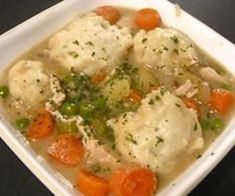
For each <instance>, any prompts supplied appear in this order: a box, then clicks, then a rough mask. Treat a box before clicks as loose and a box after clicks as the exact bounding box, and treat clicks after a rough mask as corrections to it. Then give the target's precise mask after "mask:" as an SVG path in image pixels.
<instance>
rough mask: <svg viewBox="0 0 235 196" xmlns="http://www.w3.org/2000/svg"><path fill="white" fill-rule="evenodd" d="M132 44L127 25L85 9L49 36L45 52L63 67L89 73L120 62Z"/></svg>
mask: <svg viewBox="0 0 235 196" xmlns="http://www.w3.org/2000/svg"><path fill="white" fill-rule="evenodd" d="M132 44H133V41H132V37H131V34H130V32H129V30H128V29H127V28H125V27H124V28H121V27H120V28H119V27H118V26H116V25H110V24H109V23H108V22H107V21H106V20H104V19H103V18H102V17H100V16H97V15H96V14H95V13H88V14H86V15H85V16H83V17H79V18H76V19H75V20H74V21H73V22H72V23H71V24H70V25H69V26H67V27H66V28H65V29H63V30H61V31H59V32H58V33H56V34H55V35H54V36H53V37H52V38H51V39H50V40H49V56H50V58H51V59H53V60H55V61H57V62H59V64H61V65H62V66H64V67H65V68H67V69H71V68H74V69H75V70H76V71H80V72H84V73H86V74H88V75H91V74H93V73H95V72H97V71H98V70H100V69H104V68H107V69H109V68H110V69H111V68H112V67H114V66H116V65H119V64H120V63H122V61H123V59H124V57H125V56H126V54H127V52H128V49H129V48H130V47H131V46H132Z"/></svg>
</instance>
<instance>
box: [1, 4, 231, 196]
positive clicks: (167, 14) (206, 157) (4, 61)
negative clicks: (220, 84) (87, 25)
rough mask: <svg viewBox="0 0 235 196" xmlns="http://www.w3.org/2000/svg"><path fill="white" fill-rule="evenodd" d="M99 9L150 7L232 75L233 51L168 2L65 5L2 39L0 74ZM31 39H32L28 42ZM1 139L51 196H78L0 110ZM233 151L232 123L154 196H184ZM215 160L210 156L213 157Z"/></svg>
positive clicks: (25, 23) (28, 22)
mask: <svg viewBox="0 0 235 196" xmlns="http://www.w3.org/2000/svg"><path fill="white" fill-rule="evenodd" d="M100 5H117V6H126V7H132V8H137V9H139V8H142V7H153V8H155V9H157V10H158V11H159V12H160V15H161V16H162V19H163V21H164V23H165V24H167V25H168V26H172V27H175V28H177V29H179V30H181V31H183V32H184V33H186V34H187V35H188V36H190V37H191V39H193V40H194V41H195V42H196V43H197V45H198V46H199V47H200V48H201V49H202V50H204V51H205V52H206V53H207V54H208V55H210V56H212V57H213V58H214V59H215V60H217V61H218V62H219V63H221V64H223V65H224V66H225V67H226V68H227V69H228V70H230V71H231V73H232V74H233V75H235V68H234V67H233V65H234V60H235V59H234V54H235V46H234V45H233V44H232V43H231V42H229V41H228V40H226V39H225V38H224V37H222V36H221V35H219V34H217V33H216V32H215V31H213V30H212V29H210V28H209V27H207V26H206V25H204V24H202V23H201V22H200V21H198V20H197V19H195V18H193V17H192V16H190V15H189V14H187V13H185V12H183V11H181V15H180V16H179V17H176V15H175V7H174V5H173V4H171V3H169V2H168V1H166V0H157V1H156V0H135V1H131V0H130V1H127V0H118V1H117V0H99V1H94V0H86V1H84V0H67V1H63V2H61V3H59V4H57V5H55V6H53V7H51V8H49V9H47V10H46V11H44V12H42V13H40V14H38V15H36V16H34V17H33V18H31V19H30V20H27V21H26V22H24V23H22V24H20V25H18V26H17V27H15V28H13V29H12V30H10V31H8V32H7V33H5V34H3V35H2V36H0V43H1V45H0V51H1V53H0V71H2V70H3V69H4V68H6V66H7V65H8V64H9V63H11V62H12V61H13V60H14V59H15V58H16V57H18V56H20V55H22V54H23V53H25V52H26V51H27V50H29V49H30V48H32V47H33V46H34V45H36V44H37V43H40V41H42V40H43V39H45V38H47V37H48V36H50V35H51V34H53V33H54V32H56V31H57V30H58V29H60V28H62V27H63V26H64V25H65V24H66V23H67V22H69V21H70V20H71V19H72V18H73V17H74V16H75V15H77V14H80V13H84V12H86V11H89V10H92V9H94V8H95V7H97V6H100ZM32 35H33V36H32ZM0 115H1V118H0V130H1V132H0V136H1V138H2V139H3V140H4V141H5V143H6V144H7V145H8V146H9V147H10V148H11V150H12V151H13V152H14V153H15V154H16V155H17V156H18V157H19V158H20V159H21V161H22V162H23V163H24V164H25V165H26V166H27V167H28V168H29V169H30V170H31V171H32V172H33V173H34V175H36V176H37V177H38V178H39V179H40V180H41V182H42V183H43V184H44V185H45V186H47V188H48V189H49V190H50V191H51V192H52V193H54V194H55V195H77V191H76V190H74V189H73V188H72V185H71V184H70V183H69V182H68V181H67V180H66V179H64V178H63V177H62V176H61V175H60V174H59V173H58V172H56V171H54V170H53V169H52V168H51V167H50V166H49V164H48V163H47V162H46V161H44V160H43V159H42V158H41V157H40V156H38V155H37V154H36V153H34V152H33V151H32V150H31V148H30V146H29V144H28V142H27V141H26V140H25V139H24V137H22V136H21V135H20V134H19V133H18V132H17V131H16V130H15V129H14V127H12V125H11V124H10V123H9V122H8V121H7V120H6V118H5V114H4V111H3V110H2V109H1V108H0ZM234 145H235V117H233V119H232V120H231V121H230V123H229V124H228V125H227V127H226V129H225V130H224V131H223V133H222V134H221V135H220V136H219V137H218V138H217V139H216V141H215V142H214V143H213V144H212V145H211V146H210V147H209V148H208V149H207V150H206V152H205V153H204V154H203V156H202V157H201V158H200V159H198V160H196V161H195V162H194V163H193V164H192V165H191V166H190V167H189V168H188V169H187V170H186V171H184V173H182V174H181V175H180V176H179V177H178V178H177V179H175V180H174V181H173V182H172V183H171V184H170V185H169V186H167V187H166V188H165V189H164V190H162V191H161V192H160V193H159V194H158V195H159V196H164V195H174V196H177V195H185V194H187V193H189V192H190V191H191V190H192V189H193V188H194V187H195V186H196V185H197V184H198V183H199V182H200V181H201V180H202V179H203V178H204V177H205V176H206V175H207V174H208V173H209V172H210V171H211V170H212V169H213V168H214V167H215V166H216V164H218V162H219V161H220V160H221V159H222V158H223V157H224V156H225V155H226V154H227V153H228V152H229V150H230V149H231V148H232V147H233V146H234ZM212 155H213V156H212Z"/></svg>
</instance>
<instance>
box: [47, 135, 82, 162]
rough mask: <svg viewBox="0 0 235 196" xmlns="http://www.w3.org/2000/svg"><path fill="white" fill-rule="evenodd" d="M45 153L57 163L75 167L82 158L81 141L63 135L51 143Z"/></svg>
mask: <svg viewBox="0 0 235 196" xmlns="http://www.w3.org/2000/svg"><path fill="white" fill-rule="evenodd" d="M47 153H48V154H49V155H50V156H51V157H53V158H54V159H56V160H58V161H59V162H61V163H63V164H66V165H69V166H75V165H77V164H78V163H79V162H81V160H82V158H83V156H84V148H83V145H82V141H81V139H78V138H76V137H75V136H72V135H69V134H64V135H60V136H58V138H57V139H56V140H55V141H54V142H52V143H51V145H50V147H49V148H48V150H47Z"/></svg>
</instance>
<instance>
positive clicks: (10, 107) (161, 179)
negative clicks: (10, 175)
mask: <svg viewBox="0 0 235 196" xmlns="http://www.w3.org/2000/svg"><path fill="white" fill-rule="evenodd" d="M118 10H119V11H120V13H121V16H122V18H121V19H120V20H119V22H118V23H117V24H118V25H120V26H125V27H127V28H129V29H130V32H131V34H132V36H135V35H136V34H137V33H138V32H139V28H138V27H137V26H136V25H135V23H134V19H133V18H134V15H135V13H136V10H131V9H126V8H118ZM163 21H164V18H163ZM161 28H167V27H166V26H165V25H163V24H161ZM49 39H51V37H50V38H48V39H46V40H45V41H43V42H42V43H41V44H39V45H38V46H36V47H34V48H33V49H31V50H30V51H29V52H27V53H26V54H25V55H23V56H21V57H20V58H18V59H17V60H16V61H14V62H13V63H12V65H10V66H9V68H8V69H7V70H6V71H5V72H4V74H3V75H2V77H1V84H6V85H7V84H8V82H9V79H8V78H7V75H8V72H9V70H10V69H11V67H12V66H14V65H15V63H16V62H17V61H19V60H21V59H24V60H32V61H41V62H43V63H44V64H45V66H46V69H45V73H46V74H48V75H50V74H55V75H57V76H58V77H59V78H60V79H61V80H62V79H63V78H64V76H65V75H68V74H70V71H69V70H67V69H65V68H64V67H63V66H61V65H60V63H58V62H56V61H55V60H52V59H51V58H50V56H49V53H48V51H49V49H48V40H49ZM173 41H174V40H173ZM143 42H145V40H143ZM175 42H178V41H177V40H175ZM130 50H132V47H131V48H129V49H128V51H130ZM163 50H164V49H163ZM165 50H166V51H168V48H165ZM196 51H197V52H198V59H199V62H198V63H197V64H196V65H195V66H192V67H189V68H187V74H188V73H189V74H191V75H193V76H187V74H185V75H186V76H185V75H183V74H182V75H183V76H182V75H180V76H179V78H178V79H175V81H173V82H174V83H173V86H172V89H167V90H169V91H170V92H173V91H175V90H176V89H177V88H178V87H179V86H180V85H182V84H184V82H185V81H187V80H188V79H192V80H194V79H195V78H194V77H196V79H195V80H200V82H202V81H203V82H207V81H205V80H203V79H202V77H201V76H199V70H200V69H202V68H203V67H207V66H209V67H211V68H213V69H214V70H215V71H216V72H217V73H218V74H222V75H223V77H225V78H228V81H229V82H227V83H226V84H219V83H218V84H217V83H214V82H212V83H210V82H208V85H209V86H210V90H212V89H215V88H223V89H225V90H228V91H230V92H232V93H234V91H235V85H234V84H235V82H234V81H235V80H234V78H233V77H232V76H231V74H230V73H229V72H227V70H225V69H224V68H223V66H221V65H218V63H216V62H215V61H214V60H213V59H211V58H210V57H208V55H207V54H205V53H203V52H202V51H201V50H200V49H199V48H196ZM160 52H161V51H160ZM176 53H179V52H178V51H176ZM95 55H96V54H95V53H93V54H92V56H95ZM176 55H177V54H176ZM126 56H127V55H126ZM131 58H132V57H131ZM131 58H130V59H129V61H127V62H128V63H132V60H131ZM124 68H125V69H126V67H124ZM120 69H122V68H120ZM130 69H132V68H130ZM139 69H140V72H141V73H144V74H142V76H141V75H138V74H139V72H138V71H137V76H136V75H135V76H133V78H134V77H137V78H138V77H140V80H143V81H144V80H148V81H151V84H150V82H149V85H147V87H140V88H142V89H141V90H142V93H141V96H142V97H141V98H142V99H143V98H145V97H146V96H147V94H148V93H149V89H151V88H152V87H156V86H157V88H160V87H159V86H160V85H159V83H161V82H159V81H158V78H157V77H155V76H154V73H155V72H154V71H151V69H150V70H149V69H148V68H147V69H146V68H143V67H140V68H139ZM119 71H120V70H119ZM107 72H108V74H110V71H109V70H108V71H107ZM111 72H112V71H111ZM133 73H134V72H133ZM185 73H186V72H185ZM131 74H132V73H131ZM134 74H136V73H134ZM194 74H195V75H194ZM145 76H147V77H146V78H147V79H146V78H145ZM107 77H109V75H108V76H107ZM110 77H111V76H110ZM128 77H129V76H128ZM131 77H132V75H131V76H130V78H131ZM141 77H143V78H141ZM177 77H178V76H177ZM185 77H186V79H185ZM131 79H132V78H131ZM155 80H156V81H155ZM182 81H183V82H182ZM63 82H64V81H63ZM152 82H153V83H154V85H152ZM145 83H146V82H145ZM141 85H143V84H142V83H141ZM143 86H144V85H143ZM103 88H105V87H103V86H102V87H101V92H103ZM138 88H139V87H138ZM89 93H90V92H89ZM198 94H199V93H198ZM198 94H197V95H195V97H193V99H194V100H196V101H197V102H198V107H199V109H200V114H198V115H199V118H200V122H201V123H202V121H203V123H204V124H205V125H204V126H205V127H206V128H205V129H207V130H205V129H204V128H203V129H202V137H203V139H204V146H203V147H202V148H201V149H199V150H197V151H195V152H192V153H189V154H187V153H186V150H185V151H184V150H183V151H182V153H180V155H178V158H177V159H178V161H176V162H177V163H176V165H175V166H174V169H173V170H172V171H171V172H170V173H169V174H168V175H163V174H157V176H158V187H157V191H160V190H162V189H163V188H164V187H165V186H167V185H168V184H169V183H170V182H171V181H172V180H174V179H175V178H176V177H177V176H178V175H180V174H181V173H182V172H183V171H184V170H185V169H186V168H187V167H188V166H189V165H191V164H192V163H193V162H194V161H195V160H197V159H198V158H200V156H201V155H202V154H203V152H204V151H205V150H206V149H207V147H208V146H209V145H210V144H211V143H212V142H213V141H214V140H215V139H216V137H217V136H218V135H219V134H220V133H221V132H222V129H223V128H224V125H222V124H225V125H226V124H227V122H228V121H229V120H230V118H231V116H232V115H234V107H233V108H232V109H230V111H229V112H228V113H227V114H226V115H221V114H219V113H218V112H216V111H215V110H214V109H210V107H208V105H207V104H204V103H203V101H202V100H204V99H205V98H204V97H203V98H202V97H201V96H199V95H198ZM51 96H52V93H50V94H49V95H48V97H47V98H46V101H48V99H49V98H51ZM197 96H198V97H197ZM179 97H180V96H179ZM208 99H209V98H208ZM46 101H43V102H42V103H40V104H38V105H36V106H34V107H30V106H29V107H28V108H26V109H25V105H22V101H20V100H19V99H18V98H15V97H13V96H12V95H11V94H10V95H9V96H8V97H7V98H6V99H2V101H1V104H2V106H3V108H4V109H5V110H6V112H7V114H8V118H9V121H10V122H12V124H13V125H14V126H15V122H16V120H17V119H19V118H21V117H24V118H28V119H29V121H30V124H31V123H33V119H35V114H37V111H38V109H39V108H41V107H43V106H44V105H45V102H46ZM128 104H129V102H128ZM132 104H133V105H134V106H133V107H132V106H130V107H129V106H128V107H127V108H125V109H124V110H123V108H122V109H121V111H122V113H125V112H136V111H137V110H138V107H140V103H137V104H136V103H132ZM115 107H116V106H115ZM111 110H112V109H111ZM117 110H118V109H117V108H116V110H115V112H113V113H114V114H113V115H107V116H105V118H102V120H103V121H104V122H105V120H107V118H108V117H110V118H116V119H118V117H119V116H121V114H120V111H119V110H118V112H117ZM109 112H110V110H109ZM111 112H112V111H111ZM101 115H103V113H101ZM96 117H97V116H96ZM208 119H216V120H217V121H218V119H219V122H217V121H216V122H217V123H219V124H216V125H215V126H216V127H213V125H210V124H209V123H210V122H209V120H208ZM99 120H100V119H99ZM102 120H101V121H102ZM88 121H90V122H89V123H91V124H89V123H88V124H89V126H90V125H91V126H94V127H95V125H94V124H92V123H93V121H92V120H91V119H88ZM103 121H102V122H103ZM196 126H198V125H197V124H196ZM217 126H221V127H217ZM57 128H58V126H56V128H55V129H57ZM172 128H173V127H172ZM97 129H98V128H97ZM196 129H197V128H196ZM212 129H215V130H212ZM216 129H218V130H216ZM21 132H22V134H25V135H26V136H27V129H23V130H21ZM58 135H59V133H58V132H57V131H56V130H54V132H53V133H52V134H51V135H50V136H48V137H47V138H45V139H42V140H30V145H31V147H32V148H33V149H34V150H35V152H36V153H38V154H39V155H40V156H42V157H43V158H45V159H46V160H47V161H48V162H49V163H50V164H51V166H52V167H53V168H55V170H57V171H59V172H60V173H61V174H62V175H63V176H64V177H65V178H66V179H68V180H69V181H70V182H71V183H72V184H73V185H74V186H76V179H77V174H78V172H79V171H80V170H81V169H84V168H85V169H87V170H90V171H92V172H93V171H94V170H93V169H92V168H91V165H89V164H87V163H86V161H85V160H82V161H81V162H79V163H78V164H76V165H75V166H67V165H65V164H63V163H60V162H59V161H57V160H55V159H54V158H52V157H51V156H50V155H48V153H47V149H48V148H49V147H50V145H51V143H52V142H53V141H54V140H55V139H56V138H57V136H58ZM75 135H76V136H77V135H79V133H77V132H76V134H75ZM129 139H130V138H129ZM131 139H132V138H131ZM104 141H106V140H104ZM132 142H134V143H135V142H136V141H135V140H133V141H132ZM163 142H164V141H163ZM108 143H109V142H108ZM136 143H137V142H136ZM108 145H109V144H108ZM116 146H117V145H116ZM112 150H113V149H111V150H110V151H112ZM114 151H115V150H114ZM118 157H119V158H120V159H123V158H122V155H119V152H118ZM122 161H123V163H125V164H126V165H128V166H129V167H130V166H133V165H138V163H133V162H128V161H127V160H124V159H123V160H121V163H122ZM101 167H102V165H101ZM112 173H113V170H112V169H110V171H106V172H102V171H98V172H96V173H95V174H96V175H98V176H101V177H102V178H105V179H107V180H108V179H109V178H110V176H111V175H112Z"/></svg>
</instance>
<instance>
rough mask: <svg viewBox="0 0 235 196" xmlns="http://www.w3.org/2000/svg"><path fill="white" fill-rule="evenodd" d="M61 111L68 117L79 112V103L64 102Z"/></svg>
mask: <svg viewBox="0 0 235 196" xmlns="http://www.w3.org/2000/svg"><path fill="white" fill-rule="evenodd" d="M60 112H61V113H62V114H63V115H65V116H68V117H71V116H75V115H77V114H78V105H77V104H75V103H73V102H64V103H63V104H62V105H61V107H60Z"/></svg>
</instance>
